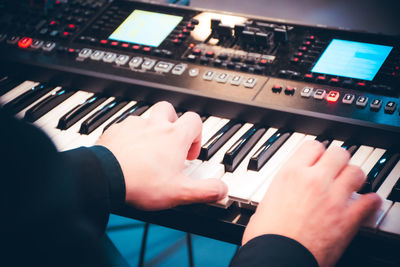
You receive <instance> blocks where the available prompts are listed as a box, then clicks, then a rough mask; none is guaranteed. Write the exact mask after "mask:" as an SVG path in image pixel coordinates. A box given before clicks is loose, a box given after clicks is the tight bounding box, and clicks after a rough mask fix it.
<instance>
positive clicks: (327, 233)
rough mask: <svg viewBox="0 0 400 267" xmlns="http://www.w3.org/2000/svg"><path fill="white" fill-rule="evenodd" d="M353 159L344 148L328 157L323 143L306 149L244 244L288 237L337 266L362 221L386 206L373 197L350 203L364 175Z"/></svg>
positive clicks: (279, 180)
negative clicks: (262, 238) (260, 238)
mask: <svg viewBox="0 0 400 267" xmlns="http://www.w3.org/2000/svg"><path fill="white" fill-rule="evenodd" d="M349 159H350V155H349V153H348V152H347V151H346V150H344V149H342V148H330V149H328V150H327V151H326V152H325V148H324V147H323V145H322V144H321V143H319V142H316V141H309V142H306V143H305V144H303V145H302V146H301V147H300V149H299V150H298V151H297V152H295V154H294V155H293V156H292V157H291V159H290V160H289V161H288V162H287V164H286V165H285V166H284V167H283V168H282V169H281V170H280V171H279V173H278V174H277V175H276V177H275V179H274V180H273V182H272V183H271V185H270V187H269V189H268V191H267V193H266V194H265V196H264V199H263V200H262V202H261V203H260V205H259V206H258V208H257V211H256V213H255V214H254V215H253V216H252V218H251V219H250V222H249V224H248V225H247V228H246V230H245V233H244V236H243V241H242V242H243V244H245V243H247V242H248V241H249V240H250V239H252V238H254V237H257V236H260V235H263V234H278V235H283V236H287V237H290V238H292V239H294V240H296V241H298V242H300V243H301V244H302V245H303V246H305V247H306V248H307V249H308V250H309V251H310V252H311V253H312V254H313V255H314V257H315V258H316V260H317V261H318V263H319V265H320V266H333V265H334V264H335V263H336V261H337V260H338V259H339V257H340V256H341V255H342V253H343V252H344V250H345V248H346V247H347V245H348V244H349V243H350V241H351V240H352V238H353V237H354V236H355V234H356V233H357V231H358V229H359V227H360V224H361V222H362V220H363V219H364V218H366V217H367V216H368V215H369V214H370V213H372V212H373V211H375V210H377V209H378V208H379V206H380V204H381V201H380V198H379V197H378V195H376V194H374V193H372V194H366V195H362V196H360V197H359V198H358V199H357V200H355V201H354V200H351V195H352V193H353V192H354V191H358V190H359V189H360V188H361V186H362V184H363V183H364V180H365V175H364V173H363V172H362V170H361V169H360V168H358V167H356V166H352V165H349V164H348V162H349Z"/></svg>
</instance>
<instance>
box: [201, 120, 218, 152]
mask: <svg viewBox="0 0 400 267" xmlns="http://www.w3.org/2000/svg"><path fill="white" fill-rule="evenodd" d="M219 121H221V118H218V117H214V116H210V117H208V118H207V120H205V121H204V122H203V129H202V132H201V145H203V144H204V143H205V142H206V141H207V140H208V139H209V138H210V137H209V135H210V131H212V129H213V128H214V127H215V125H217V123H218V122H219ZM206 139H207V140H206Z"/></svg>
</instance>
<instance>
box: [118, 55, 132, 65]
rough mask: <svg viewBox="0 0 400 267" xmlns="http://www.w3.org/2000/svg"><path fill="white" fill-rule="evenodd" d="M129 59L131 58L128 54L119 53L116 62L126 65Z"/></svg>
mask: <svg viewBox="0 0 400 267" xmlns="http://www.w3.org/2000/svg"><path fill="white" fill-rule="evenodd" d="M128 60H129V56H127V55H119V56H118V57H117V59H116V60H115V64H117V65H119V66H122V65H125V64H126V62H128Z"/></svg>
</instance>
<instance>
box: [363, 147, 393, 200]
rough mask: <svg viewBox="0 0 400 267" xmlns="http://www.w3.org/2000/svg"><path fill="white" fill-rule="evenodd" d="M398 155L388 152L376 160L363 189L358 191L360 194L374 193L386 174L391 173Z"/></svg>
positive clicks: (391, 151)
mask: <svg viewBox="0 0 400 267" xmlns="http://www.w3.org/2000/svg"><path fill="white" fill-rule="evenodd" d="M399 157H400V153H397V152H394V151H393V150H388V151H386V152H385V154H383V156H382V157H381V158H380V159H379V160H378V162H377V163H376V164H375V166H374V167H373V168H372V169H371V171H370V172H369V173H368V175H367V179H366V180H365V182H364V185H363V187H362V188H361V190H360V191H359V193H360V194H364V193H370V192H376V191H377V190H378V188H379V186H380V185H381V184H382V182H383V181H384V180H385V178H386V177H387V176H388V174H389V173H390V172H391V171H392V169H393V167H394V165H395V164H396V163H397V161H398V160H399Z"/></svg>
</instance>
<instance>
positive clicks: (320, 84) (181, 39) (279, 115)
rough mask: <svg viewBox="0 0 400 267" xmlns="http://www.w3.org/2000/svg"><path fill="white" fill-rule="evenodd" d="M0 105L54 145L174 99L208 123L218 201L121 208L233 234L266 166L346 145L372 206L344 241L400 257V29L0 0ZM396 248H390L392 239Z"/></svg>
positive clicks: (101, 1) (126, 4) (207, 151)
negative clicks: (221, 195) (306, 151)
mask: <svg viewBox="0 0 400 267" xmlns="http://www.w3.org/2000/svg"><path fill="white" fill-rule="evenodd" d="M0 13H1V16H0V25H1V28H0V61H1V67H0V76H1V77H0V104H1V105H2V106H3V108H4V109H5V110H7V111H9V112H12V113H13V114H14V115H15V116H16V117H18V118H20V119H23V120H26V121H27V122H29V123H33V124H35V125H37V126H38V127H39V128H41V129H43V131H45V132H46V133H47V134H48V136H49V137H50V138H51V139H52V140H53V142H54V143H55V145H56V147H57V148H58V149H59V150H60V151H63V150H67V149H71V148H75V147H79V146H90V145H93V144H94V143H95V141H96V139H97V138H98V137H99V136H100V135H101V134H102V132H103V131H104V130H105V129H107V128H108V127H109V126H110V125H112V124H114V123H119V122H121V121H123V120H124V119H125V118H127V117H128V116H147V115H148V114H149V112H150V110H151V105H152V104H154V103H155V102H157V101H160V100H166V101H169V102H171V103H172V104H173V105H174V106H175V107H176V109H177V111H178V114H182V113H183V112H185V111H188V110H191V111H195V112H198V113H199V114H200V115H201V116H202V119H203V123H204V127H203V136H202V149H201V153H200V156H199V158H198V159H196V160H194V161H190V162H189V161H188V162H186V167H185V173H186V174H187V175H188V176H190V177H193V178H194V179H205V178H208V177H217V178H220V179H222V180H223V181H224V182H225V183H226V184H227V185H228V187H229V192H228V196H227V198H226V199H224V200H223V201H220V202H218V203H213V204H210V205H191V206H187V207H178V208H175V209H171V210H166V211H161V212H143V211H139V210H136V209H134V208H132V207H127V206H121V207H120V208H119V209H117V210H115V211H114V212H115V213H116V214H120V215H123V216H128V217H132V218H136V219H140V220H144V221H148V222H151V223H157V224H160V225H164V226H168V227H172V228H176V229H179V230H183V231H188V232H192V233H196V234H201V235H204V236H208V237H212V238H215V239H219V240H222V241H227V242H231V243H235V244H240V241H241V236H242V234H243V231H244V228H245V226H246V224H247V222H248V220H249V218H250V216H251V215H252V213H253V212H254V210H255V209H256V207H257V205H258V203H259V201H260V200H261V198H262V196H263V195H264V194H265V192H267V189H268V186H269V184H270V182H271V181H272V179H273V177H274V175H275V173H276V172H277V170H278V169H279V167H280V166H282V165H283V164H284V163H285V161H286V160H287V159H288V158H289V157H290V155H291V154H292V153H293V151H294V150H295V149H296V148H297V147H298V146H299V145H300V144H301V143H302V142H304V141H305V140H310V139H317V140H319V141H321V142H323V143H324V144H325V145H326V147H329V146H341V147H344V148H346V149H348V150H349V152H350V153H351V155H352V158H351V163H352V164H355V165H358V166H360V167H361V168H362V170H363V171H364V172H365V174H366V175H367V180H366V183H365V184H364V186H363V187H362V189H361V190H360V192H358V193H359V194H363V193H367V192H377V193H378V194H379V195H380V196H381V198H382V199H383V205H382V207H381V209H380V210H379V211H378V212H377V213H376V214H374V215H373V216H371V218H369V219H368V220H366V221H365V222H364V223H363V226H362V229H361V231H360V233H359V234H358V235H357V237H356V239H355V241H354V245H352V246H353V247H356V248H361V249H360V250H362V252H363V253H364V254H368V255H371V256H373V257H375V258H381V259H384V260H385V261H387V262H391V263H393V262H394V263H396V264H397V263H399V261H400V259H399V257H398V256H397V254H396V253H397V252H398V249H399V247H400V161H399V160H400V139H399V137H400V108H399V105H400V101H399V97H400V38H399V37H395V36H389V35H383V34H374V33H367V32H359V31H351V30H343V29H336V28H329V27H323V26H313V25H304V24H298V23H294V22H287V21H282V20H273V19H269V18H262V17H255V16H249V15H243V14H232V13H227V12H221V11H212V10H203V9H196V8H189V7H181V6H176V5H161V4H155V3H146V2H138V1H128V0H115V1H106V0H97V1H92V0H86V1H84V0H75V1H48V3H47V5H46V6H44V7H43V6H40V7H35V6H34V7H32V6H28V5H25V4H24V3H23V2H21V3H15V2H14V1H5V0H2V1H0ZM396 248H397V249H396Z"/></svg>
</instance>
